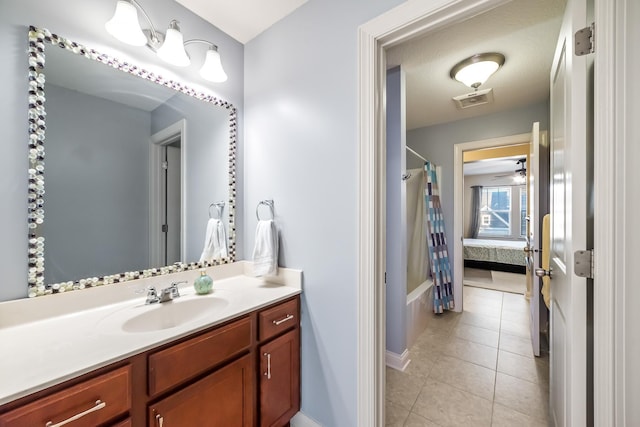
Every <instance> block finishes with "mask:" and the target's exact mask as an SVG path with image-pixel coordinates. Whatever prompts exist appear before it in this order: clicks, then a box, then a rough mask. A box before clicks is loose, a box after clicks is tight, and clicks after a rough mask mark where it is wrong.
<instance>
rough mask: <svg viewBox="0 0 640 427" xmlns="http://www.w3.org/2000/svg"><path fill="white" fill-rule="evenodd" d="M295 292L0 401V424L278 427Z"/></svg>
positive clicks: (295, 325) (294, 397)
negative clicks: (219, 323) (268, 305)
mask: <svg viewBox="0 0 640 427" xmlns="http://www.w3.org/2000/svg"><path fill="white" fill-rule="evenodd" d="M299 318H300V303H299V297H298V296H296V297H294V298H291V299H289V300H287V301H284V302H281V303H277V304H273V305H272V306H270V307H266V308H264V309H261V310H256V311H254V312H251V313H248V314H244V315H242V316H239V317H237V318H236V319H232V320H230V321H228V322H226V323H224V324H222V325H218V326H214V327H211V328H209V329H207V330H204V331H201V332H197V333H194V334H193V335H191V336H188V337H185V338H181V339H179V340H176V341H174V342H172V343H169V344H165V345H162V346H159V347H157V348H154V349H151V350H148V351H145V352H143V353H140V354H137V355H135V356H131V357H129V358H127V359H125V360H122V361H119V362H117V363H115V364H113V365H110V366H105V367H103V368H100V369H99V370H97V371H94V372H91V373H88V374H85V375H83V376H81V377H78V378H74V379H72V380H69V381H67V382H65V383H62V384H58V385H56V386H53V387H51V388H50V389H46V390H42V391H39V392H37V393H34V394H33V395H31V396H27V397H23V398H20V399H18V400H16V401H14V402H10V403H7V404H5V405H2V406H0V427H31V426H46V425H47V423H48V422H51V424H49V426H55V425H57V424H56V423H62V422H64V421H65V420H69V419H70V418H73V420H71V421H69V422H68V423H65V424H64V425H66V426H69V427H80V426H82V427H84V426H87V427H89V426H91V427H95V426H101V427H103V426H111V427H144V426H148V427H175V426H179V427H184V426H198V427H209V426H210V427H236V426H237V427H254V426H257V425H260V426H272V427H282V426H285V425H287V424H288V423H289V420H290V419H291V418H292V417H293V415H295V414H296V413H297V412H298V410H299V409H300V321H299Z"/></svg>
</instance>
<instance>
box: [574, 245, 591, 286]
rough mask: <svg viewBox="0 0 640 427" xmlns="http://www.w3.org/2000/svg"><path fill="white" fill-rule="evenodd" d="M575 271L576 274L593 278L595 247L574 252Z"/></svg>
mask: <svg viewBox="0 0 640 427" xmlns="http://www.w3.org/2000/svg"><path fill="white" fill-rule="evenodd" d="M573 272H574V273H576V276H580V277H585V278H587V279H593V249H589V250H587V251H576V252H575V253H574V254H573Z"/></svg>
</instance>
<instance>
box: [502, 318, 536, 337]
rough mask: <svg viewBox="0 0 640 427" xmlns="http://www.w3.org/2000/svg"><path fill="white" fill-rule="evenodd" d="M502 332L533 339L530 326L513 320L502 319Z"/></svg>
mask: <svg viewBox="0 0 640 427" xmlns="http://www.w3.org/2000/svg"><path fill="white" fill-rule="evenodd" d="M500 331H501V332H506V333H508V334H511V335H517V336H519V337H522V338H527V339H528V338H529V337H531V332H530V331H529V324H528V323H523V322H514V321H512V320H505V319H502V322H501V323H500Z"/></svg>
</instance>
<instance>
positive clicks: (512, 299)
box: [502, 292, 529, 308]
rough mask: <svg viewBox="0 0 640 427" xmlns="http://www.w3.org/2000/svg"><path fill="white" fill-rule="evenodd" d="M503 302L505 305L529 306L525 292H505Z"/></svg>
mask: <svg viewBox="0 0 640 427" xmlns="http://www.w3.org/2000/svg"><path fill="white" fill-rule="evenodd" d="M502 303H503V304H504V305H505V306H509V307H517V308H525V307H528V306H529V302H528V301H527V299H526V298H525V297H524V295H523V294H512V293H510V292H505V293H504V295H503V296H502Z"/></svg>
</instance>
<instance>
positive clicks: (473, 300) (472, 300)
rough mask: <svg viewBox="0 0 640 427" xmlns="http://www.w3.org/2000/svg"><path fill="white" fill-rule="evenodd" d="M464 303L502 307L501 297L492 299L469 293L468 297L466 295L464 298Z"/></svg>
mask: <svg viewBox="0 0 640 427" xmlns="http://www.w3.org/2000/svg"><path fill="white" fill-rule="evenodd" d="M464 303H465V305H466V304H471V305H476V304H478V305H482V306H486V307H493V308H497V309H500V310H501V309H502V298H500V299H494V298H486V297H484V296H478V295H470V296H468V297H466V298H465V299H464Z"/></svg>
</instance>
